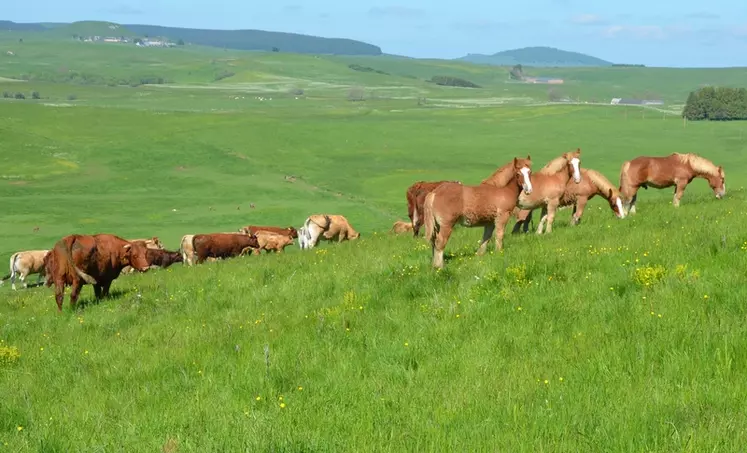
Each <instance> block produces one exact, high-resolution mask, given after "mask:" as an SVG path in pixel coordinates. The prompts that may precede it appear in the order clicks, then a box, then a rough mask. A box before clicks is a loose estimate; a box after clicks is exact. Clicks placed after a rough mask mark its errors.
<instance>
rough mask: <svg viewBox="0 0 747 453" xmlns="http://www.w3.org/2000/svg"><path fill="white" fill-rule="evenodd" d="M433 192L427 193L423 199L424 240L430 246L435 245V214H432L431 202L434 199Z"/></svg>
mask: <svg viewBox="0 0 747 453" xmlns="http://www.w3.org/2000/svg"><path fill="white" fill-rule="evenodd" d="M435 198H436V197H435V194H434V193H433V192H431V193H429V194H428V195H426V197H425V203H423V217H424V221H425V238H426V239H427V240H428V242H430V243H431V245H433V244H435V243H436V233H437V232H436V214H435V213H434V212H433V200H434V199H435Z"/></svg>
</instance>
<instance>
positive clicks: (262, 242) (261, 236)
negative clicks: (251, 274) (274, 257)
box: [246, 231, 293, 255]
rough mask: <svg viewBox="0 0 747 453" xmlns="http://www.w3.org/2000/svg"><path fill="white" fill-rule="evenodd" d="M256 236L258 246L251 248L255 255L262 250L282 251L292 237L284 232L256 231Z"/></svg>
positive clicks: (291, 242) (290, 241)
mask: <svg viewBox="0 0 747 453" xmlns="http://www.w3.org/2000/svg"><path fill="white" fill-rule="evenodd" d="M256 236H257V242H259V248H254V249H253V251H254V254H255V255H259V254H260V253H262V250H265V251H267V253H270V252H276V253H282V252H283V250H284V249H285V248H286V247H288V246H289V245H291V244H293V238H292V237H290V236H286V235H284V234H277V233H271V232H269V231H258V232H257V234H256ZM246 253H248V252H246Z"/></svg>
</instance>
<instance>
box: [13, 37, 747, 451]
mask: <svg viewBox="0 0 747 453" xmlns="http://www.w3.org/2000/svg"><path fill="white" fill-rule="evenodd" d="M39 35H40V34H37V35H34V34H32V33H28V34H23V36H24V42H23V43H22V44H20V43H18V39H17V37H18V34H17V33H15V32H14V33H7V32H4V33H0V43H2V44H3V46H4V47H3V48H7V49H8V50H12V51H14V53H15V55H12V56H10V55H0V91H2V92H8V93H9V94H10V93H16V92H20V93H25V94H26V97H27V98H26V99H12V98H0V106H1V108H2V112H3V115H2V117H3V120H2V121H0V136H2V140H0V202H2V206H3V222H2V223H0V237H2V238H3V240H2V241H0V263H7V262H8V258H9V257H10V255H11V254H12V253H13V252H15V251H18V250H28V249H36V248H49V247H51V246H52V245H53V244H54V242H55V241H56V240H58V239H59V238H60V237H62V236H63V235H66V234H70V233H74V232H77V233H84V234H88V233H97V232H109V233H115V234H119V235H121V236H123V237H127V238H134V237H147V236H152V235H157V236H159V237H160V238H161V239H162V241H163V242H164V244H165V245H166V247H167V248H169V249H176V248H177V247H178V244H179V240H180V238H181V236H182V235H184V234H191V233H200V232H217V231H233V230H236V229H237V228H238V227H240V226H243V225H247V224H269V225H273V224H274V225H279V226H287V225H295V226H296V227H298V226H300V225H301V223H302V222H303V221H304V219H305V218H306V216H308V215H309V214H312V213H317V212H321V213H339V214H343V215H345V216H346V217H347V218H348V219H349V220H350V222H351V223H352V225H353V226H354V227H355V228H356V229H357V230H359V231H361V232H362V237H361V239H359V240H357V241H352V242H345V243H342V244H323V245H321V246H320V247H319V248H318V249H316V250H310V251H301V250H299V249H298V247H297V245H294V246H292V247H291V248H288V249H286V253H284V254H282V255H263V256H259V257H254V256H252V257H247V258H241V259H238V258H237V259H231V260H224V261H220V262H216V263H211V264H204V265H199V266H195V267H186V266H182V265H175V266H173V267H171V268H169V269H167V270H154V271H150V272H148V273H146V274H142V275H127V276H121V277H120V278H119V279H118V280H116V281H115V282H114V284H113V287H112V293H113V297H112V298H111V299H107V300H104V301H101V302H100V303H94V302H93V300H92V293H93V291H92V289H91V288H89V287H86V288H84V290H83V293H82V305H81V306H80V307H79V308H78V309H76V310H71V309H70V308H69V306H68V304H67V302H66V304H65V307H64V310H63V312H62V313H61V314H58V313H57V312H56V306H55V303H54V298H53V295H52V290H51V289H49V288H43V287H42V288H29V289H20V290H18V291H15V292H14V291H12V290H10V288H9V286H10V285H9V284H8V283H7V282H6V283H5V285H3V286H1V287H0V319H2V322H0V386H2V388H3V398H2V403H1V404H0V446H1V447H2V449H3V451H5V450H7V451H64V452H68V451H90V450H107V451H108V450H124V451H171V452H176V451H178V452H198V451H199V452H204V451H286V452H291V451H292V452H300V451H373V452H377V451H382V452H383V451H434V450H444V449H447V450H459V451H485V450H499V451H518V452H524V451H526V452H530V451H531V452H536V451H588V450H593V451H630V450H635V451H654V450H656V451H713V450H719V449H720V450H724V451H738V450H739V449H740V448H742V446H743V445H745V443H747V434H746V433H745V431H744V430H742V429H740V428H739V427H740V426H744V425H745V424H747V416H746V415H745V412H744V410H743V406H744V404H743V398H742V397H741V395H742V393H743V391H742V389H743V386H744V385H743V383H744V376H745V374H746V373H747V352H746V351H747V328H746V327H745V323H744V322H743V320H744V319H745V315H747V313H746V309H745V304H744V300H745V298H747V290H746V289H745V285H744V284H743V282H744V279H745V277H746V275H745V271H744V269H745V268H747V243H745V237H747V226H745V225H747V223H746V222H745V217H746V216H747V211H745V208H744V206H745V202H746V201H747V193H745V190H744V185H745V177H744V175H745V171H747V164H745V161H744V159H743V156H744V154H745V152H747V128H746V127H745V124H743V123H740V122H729V123H721V122H710V123H701V122H690V123H687V124H683V123H682V121H681V119H680V118H679V116H678V115H677V114H670V113H667V112H666V111H653V110H645V109H637V108H625V107H616V106H609V105H581V104H577V105H560V104H553V105H541V104H543V101H544V100H545V98H546V87H544V88H543V87H538V86H531V85H527V84H519V83H509V82H507V81H506V80H505V77H506V68H503V67H499V68H496V67H492V66H480V65H473V64H469V63H465V62H456V61H443V60H417V59H407V58H395V57H381V56H369V57H364V56H354V57H349V56H326V57H325V56H314V55H298V54H288V53H283V52H280V53H272V52H261V53H257V52H241V51H231V50H229V51H222V50H216V49H215V48H210V47H202V46H185V47H183V48H181V47H180V48H174V49H139V48H134V47H130V46H118V45H116V44H112V45H107V44H97V43H79V42H68V41H61V40H51V39H49V38H43V37H39ZM89 44H90V45H89ZM351 65H358V66H355V67H356V68H358V69H357V70H356V69H352V68H351ZM366 67H367V68H372V69H375V70H376V71H368V70H365V69H363V70H361V68H366ZM377 71H378V72H377ZM543 71H544V69H543ZM745 71H746V70H745V69H739V68H737V69H731V70H667V69H655V70H654V69H648V68H548V69H547V72H548V73H549V74H550V75H553V76H555V75H560V76H562V77H564V78H565V79H566V85H564V86H563V87H561V89H562V90H567V92H568V93H574V95H578V96H579V98H581V99H582V100H586V99H589V100H590V99H592V98H595V97H602V96H608V95H611V93H620V92H623V93H626V92H630V93H634V92H637V91H643V90H660V92H661V93H662V94H663V96H664V97H665V99H667V100H668V102H672V103H675V102H681V101H680V99H681V100H684V96H686V93H687V91H688V90H690V89H692V88H693V87H695V86H698V85H699V84H701V83H716V84H738V83H740V82H741V83H743V81H744V80H745ZM74 72H77V73H80V74H88V75H89V76H87V78H85V79H81V78H72V79H71V78H69V74H71V73H74ZM228 72H230V73H233V74H232V75H230V76H226V77H217V76H224V75H226V74H227V73H228ZM19 74H25V75H28V77H26V79H27V80H14V81H7V80H5V79H2V77H16V76H18V75H19ZM434 75H444V76H455V77H463V78H466V79H469V80H472V81H474V82H477V83H479V84H480V85H481V86H484V88H480V89H467V88H453V87H442V86H437V85H434V84H430V83H427V82H426V80H428V79H429V78H431V77H433V76H434ZM146 76H154V77H155V76H157V77H163V78H164V79H167V81H168V82H169V83H163V84H159V85H149V84H146V85H137V86H130V85H117V84H114V86H109V85H107V81H109V80H112V79H114V80H118V79H124V80H130V79H132V80H136V79H139V78H141V77H146ZM83 81H85V83H83ZM102 81H103V82H102ZM63 82H64V83H63ZM352 89H362V90H363V92H364V93H365V100H363V101H358V100H356V101H355V102H352V101H351V100H350V94H351V90H352ZM298 90H302V91H303V93H299V91H298ZM33 91H37V92H38V93H39V94H40V96H39V97H40V99H32V98H31V92H33ZM683 93H684V95H683ZM419 97H421V98H422V97H427V101H426V102H425V103H422V101H419V100H418V98H419ZM477 107H479V108H477ZM576 147H580V148H581V149H582V151H583V154H582V162H581V165H582V167H587V168H594V169H596V170H599V171H601V172H602V173H603V174H604V175H606V176H607V178H609V179H610V180H611V181H612V182H613V183H616V182H617V174H618V172H619V170H620V165H621V163H622V162H623V161H624V160H626V159H629V158H631V157H633V156H636V155H641V154H650V155H662V154H668V153H671V152H675V151H676V152H697V153H700V154H702V155H704V156H706V157H707V158H709V159H712V160H713V161H715V162H716V163H718V164H719V165H723V166H724V168H725V169H726V172H727V179H728V184H727V188H728V193H727V195H726V198H725V199H723V200H716V199H715V198H714V197H713V195H712V193H711V191H710V189H709V188H708V186H707V184H706V183H705V182H704V181H703V180H701V179H696V180H694V181H693V182H692V183H691V184H690V185H689V186H688V188H687V191H686V193H685V197H684V199H683V200H682V206H681V207H680V208H678V209H675V208H673V207H672V206H671V204H670V200H671V196H672V191H671V190H669V189H667V190H656V189H653V188H650V189H649V190H641V192H640V193H639V197H638V214H637V215H635V216H633V217H629V218H626V219H624V220H618V219H615V218H614V216H613V214H612V212H611V211H610V209H609V207H608V206H607V204H606V203H605V202H604V201H603V200H600V199H598V198H596V199H593V200H592V201H591V202H590V204H589V206H588V207H587V209H586V212H585V214H584V218H583V221H582V223H581V224H580V225H579V226H575V227H571V226H570V225H569V218H570V215H571V213H570V211H569V210H562V211H560V212H559V213H558V215H557V217H556V220H555V225H554V228H553V233H552V234H550V235H547V236H541V237H540V236H537V235H534V234H529V235H508V236H507V237H506V239H505V246H506V249H505V251H504V252H503V253H493V254H489V255H486V256H484V257H480V258H478V257H475V256H474V251H475V248H476V243H477V241H478V240H479V238H480V237H481V235H482V231H481V230H477V229H467V228H464V227H457V229H456V231H455V233H454V234H453V236H452V238H451V240H450V242H449V244H448V246H447V249H446V250H447V253H448V254H449V259H448V261H447V263H446V268H445V269H444V270H442V271H439V272H434V271H433V270H432V269H431V267H430V249H429V246H428V244H427V243H425V241H424V240H422V239H419V240H415V239H413V238H412V237H410V236H408V235H405V236H394V235H392V234H389V233H388V232H387V231H388V230H389V228H390V227H391V224H392V222H393V221H395V220H397V219H404V218H406V201H405V191H406V188H407V187H408V186H409V185H410V184H412V183H413V182H415V181H418V180H439V179H460V180H462V181H464V182H465V183H467V184H476V183H478V182H479V181H481V180H482V179H483V178H485V177H486V176H487V175H489V174H491V173H492V172H493V171H494V170H495V168H496V167H497V166H499V165H502V164H504V163H506V162H508V161H509V160H510V159H512V158H513V157H514V156H525V155H527V154H531V155H532V158H533V161H534V165H535V168H539V167H541V166H542V165H544V164H545V163H546V162H547V161H548V160H550V159H551V158H553V157H556V156H557V155H559V154H560V153H562V152H564V151H566V150H569V149H575V148H576ZM289 176H292V177H293V178H288V177H289ZM252 206H253V207H252ZM512 223H513V222H511V224H512ZM491 249H492V245H491ZM3 274H4V271H3V272H0V276H2V275H3ZM35 280H36V277H35V276H32V277H30V278H29V281H31V282H34V281H35ZM67 292H68V294H69V289H68V291H67ZM82 396H84V397H82Z"/></svg>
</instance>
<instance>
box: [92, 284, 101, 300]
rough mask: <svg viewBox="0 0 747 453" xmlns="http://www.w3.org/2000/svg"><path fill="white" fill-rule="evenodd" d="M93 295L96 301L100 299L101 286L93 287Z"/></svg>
mask: <svg viewBox="0 0 747 453" xmlns="http://www.w3.org/2000/svg"><path fill="white" fill-rule="evenodd" d="M93 294H94V297H96V300H99V299H101V285H93Z"/></svg>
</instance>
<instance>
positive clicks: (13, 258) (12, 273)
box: [0, 252, 18, 285]
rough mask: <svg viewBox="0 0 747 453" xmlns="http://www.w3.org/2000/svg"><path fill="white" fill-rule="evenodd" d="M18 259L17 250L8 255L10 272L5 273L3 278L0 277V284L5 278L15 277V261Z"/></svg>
mask: <svg viewBox="0 0 747 453" xmlns="http://www.w3.org/2000/svg"><path fill="white" fill-rule="evenodd" d="M17 260H18V252H16V253H14V254H12V255H11V256H10V274H8V275H6V276H5V277H3V278H0V285H2V284H3V283H4V282H5V280H7V279H9V278H12V277H15V275H16V261H17Z"/></svg>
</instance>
